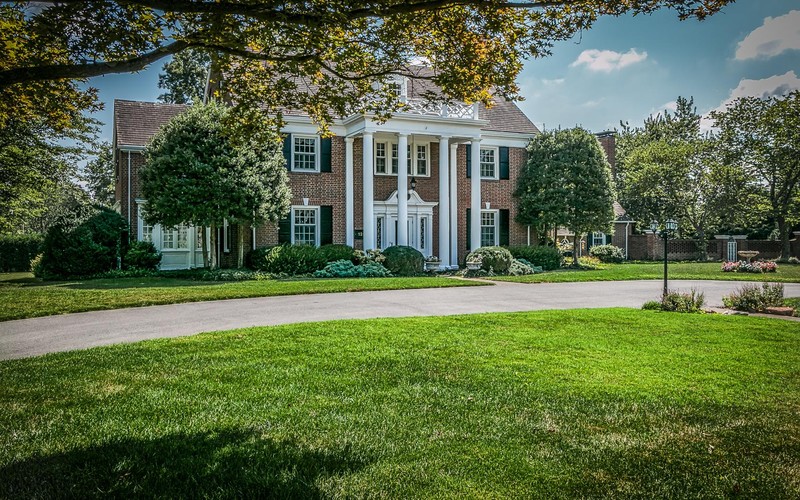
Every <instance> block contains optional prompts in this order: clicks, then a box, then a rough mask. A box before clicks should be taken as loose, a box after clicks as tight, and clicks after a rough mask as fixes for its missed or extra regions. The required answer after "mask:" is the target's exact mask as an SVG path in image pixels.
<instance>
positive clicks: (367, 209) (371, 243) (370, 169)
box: [362, 132, 375, 251]
mask: <svg viewBox="0 0 800 500" xmlns="http://www.w3.org/2000/svg"><path fill="white" fill-rule="evenodd" d="M362 137H363V139H364V176H363V181H364V200H363V208H364V210H363V212H364V251H367V250H371V249H373V248H375V216H374V214H373V212H374V210H373V206H372V205H373V199H374V197H375V196H374V191H373V186H372V180H373V175H374V169H375V167H374V165H373V162H374V156H373V154H372V147H373V142H372V132H364V134H363V136H362Z"/></svg>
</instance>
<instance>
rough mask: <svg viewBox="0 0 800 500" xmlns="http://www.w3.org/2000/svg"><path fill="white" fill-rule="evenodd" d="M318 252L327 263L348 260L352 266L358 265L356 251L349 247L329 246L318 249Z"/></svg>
mask: <svg viewBox="0 0 800 500" xmlns="http://www.w3.org/2000/svg"><path fill="white" fill-rule="evenodd" d="M319 251H320V252H322V255H324V256H325V260H326V261H328V262H336V261H337V260H349V261H350V262H352V263H353V264H358V262H359V260H360V259H359V258H358V256H357V255H356V251H355V250H354V249H353V247H351V246H350V245H338V244H329V245H322V246H321V247H319Z"/></svg>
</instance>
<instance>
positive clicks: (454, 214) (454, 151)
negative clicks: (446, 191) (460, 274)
mask: <svg viewBox="0 0 800 500" xmlns="http://www.w3.org/2000/svg"><path fill="white" fill-rule="evenodd" d="M457 160H458V144H451V145H450V265H458V161H457Z"/></svg>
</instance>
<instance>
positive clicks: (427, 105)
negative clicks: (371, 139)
mask: <svg viewBox="0 0 800 500" xmlns="http://www.w3.org/2000/svg"><path fill="white" fill-rule="evenodd" d="M400 112H401V113H408V114H411V115H423V116H439V117H441V118H461V119H465V120H477V119H478V103H475V104H465V103H463V102H459V103H451V104H445V103H441V102H431V101H428V100H426V99H406V100H405V102H404V103H403V107H402V108H401V110H400Z"/></svg>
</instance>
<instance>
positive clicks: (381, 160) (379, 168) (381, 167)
mask: <svg viewBox="0 0 800 500" xmlns="http://www.w3.org/2000/svg"><path fill="white" fill-rule="evenodd" d="M396 149H397V148H392V151H393V152H395V151H396ZM392 162H393V163H395V164H396V163H397V162H396V161H395V159H394V158H392ZM386 165H387V158H386V143H385V142H376V143H375V173H376V174H385V173H387V172H386ZM393 166H394V165H393Z"/></svg>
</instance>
